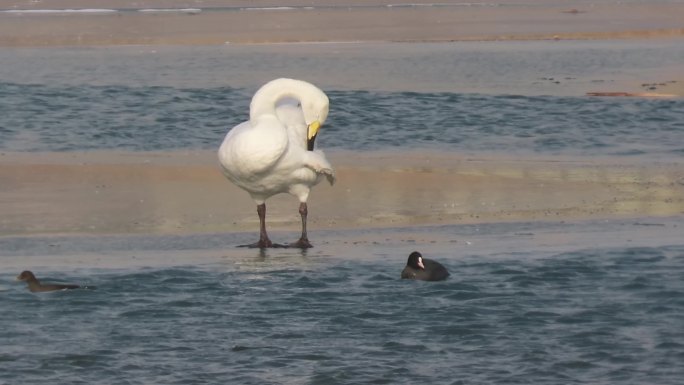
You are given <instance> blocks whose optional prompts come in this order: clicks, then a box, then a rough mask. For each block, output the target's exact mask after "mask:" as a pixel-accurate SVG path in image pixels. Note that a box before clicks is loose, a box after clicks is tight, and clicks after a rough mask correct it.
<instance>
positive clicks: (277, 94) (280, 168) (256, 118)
mask: <svg viewBox="0 0 684 385" xmlns="http://www.w3.org/2000/svg"><path fill="white" fill-rule="evenodd" d="M297 102H299V104H297ZM328 106H329V101H328V97H327V96H326V95H325V94H324V93H323V91H321V90H320V89H318V88H317V87H316V86H314V85H313V84H310V83H307V82H305V81H301V80H294V79H284V78H281V79H276V80H272V81H270V82H268V83H266V84H265V85H263V86H262V87H261V88H260V89H259V90H258V91H257V92H256V93H255V94H254V96H253V97H252V102H251V104H250V106H249V121H246V122H243V123H240V124H238V125H237V126H235V127H233V129H231V130H230V131H229V132H228V134H227V135H226V137H225V139H224V140H223V143H222V144H221V147H220V148H219V151H218V157H219V162H220V164H221V168H222V170H223V174H224V175H225V176H226V177H227V178H228V179H229V180H230V181H231V182H233V183H235V184H236V185H237V186H238V187H240V188H242V189H243V190H245V191H247V192H248V193H249V195H251V196H252V199H254V201H255V202H256V203H257V213H258V215H259V224H260V236H259V241H258V242H256V243H254V244H251V245H244V246H247V247H259V248H266V247H299V248H309V247H311V243H309V239H308V237H307V234H306V217H307V213H308V212H307V207H306V201H307V199H308V197H309V191H310V189H311V187H313V186H314V185H316V184H317V183H318V182H320V181H321V179H322V178H323V176H324V175H325V177H327V179H328V181H329V182H330V185H332V184H333V183H335V172H334V171H333V168H332V166H331V165H330V162H328V160H327V159H326V158H325V154H323V152H322V151H320V150H317V151H314V150H313V148H314V141H315V139H316V135H317V134H318V130H319V129H320V126H321V125H322V124H323V123H324V122H325V119H326V118H327V117H328ZM280 193H289V194H292V195H294V196H295V197H297V198H298V199H299V202H300V204H299V214H300V215H301V217H302V236H301V237H300V238H299V240H298V241H297V242H295V243H292V244H289V245H280V244H274V243H272V242H271V240H270V239H269V238H268V234H267V233H266V203H265V201H266V199H268V198H269V197H271V196H273V195H276V194H280Z"/></svg>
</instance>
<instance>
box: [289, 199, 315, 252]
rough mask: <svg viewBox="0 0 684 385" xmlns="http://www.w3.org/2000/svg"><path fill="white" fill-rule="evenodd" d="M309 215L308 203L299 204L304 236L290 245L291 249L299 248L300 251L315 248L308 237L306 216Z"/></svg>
mask: <svg viewBox="0 0 684 385" xmlns="http://www.w3.org/2000/svg"><path fill="white" fill-rule="evenodd" d="M308 214H309V210H308V209H307V207H306V202H302V203H300V204H299V215H301V216H302V236H301V237H300V238H299V240H298V241H297V242H295V243H292V244H290V247H298V248H300V249H308V248H310V247H313V246H312V245H311V243H309V238H308V237H307V235H306V216H307V215H308Z"/></svg>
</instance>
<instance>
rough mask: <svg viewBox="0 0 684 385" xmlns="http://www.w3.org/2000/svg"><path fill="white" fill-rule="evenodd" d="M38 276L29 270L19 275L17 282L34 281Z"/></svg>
mask: <svg viewBox="0 0 684 385" xmlns="http://www.w3.org/2000/svg"><path fill="white" fill-rule="evenodd" d="M35 279H36V276H35V275H33V273H32V272H31V271H29V270H24V271H22V272H21V274H19V275H17V281H33V280H35Z"/></svg>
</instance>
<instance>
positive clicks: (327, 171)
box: [318, 168, 337, 186]
mask: <svg viewBox="0 0 684 385" xmlns="http://www.w3.org/2000/svg"><path fill="white" fill-rule="evenodd" d="M318 173H319V174H323V175H325V177H326V179H328V183H330V185H331V186H332V185H334V184H335V181H336V180H337V177H336V176H335V170H333V169H332V168H324V169H322V170H320V171H318Z"/></svg>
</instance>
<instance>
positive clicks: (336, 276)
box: [0, 223, 684, 384]
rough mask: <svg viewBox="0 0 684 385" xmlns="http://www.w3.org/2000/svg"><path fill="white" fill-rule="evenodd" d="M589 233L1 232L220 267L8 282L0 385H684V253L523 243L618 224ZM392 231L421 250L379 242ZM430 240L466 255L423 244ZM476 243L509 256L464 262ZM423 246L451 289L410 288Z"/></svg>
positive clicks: (22, 245) (0, 316)
mask: <svg viewBox="0 0 684 385" xmlns="http://www.w3.org/2000/svg"><path fill="white" fill-rule="evenodd" d="M591 226H598V227H593V230H591V229H590V228H588V226H586V225H576V226H574V227H573V226H570V225H562V224H556V225H551V226H548V225H525V224H499V225H481V226H443V227H439V228H422V229H412V230H410V229H407V230H391V229H388V230H379V231H378V232H377V233H376V234H377V236H378V241H380V242H378V243H373V244H367V243H366V244H359V245H353V246H352V245H351V242H350V245H349V246H345V245H344V244H342V242H339V241H334V240H335V239H338V237H340V234H326V233H317V234H316V238H317V239H318V240H319V243H318V247H317V248H314V249H311V250H309V251H307V252H305V253H302V252H301V251H292V250H270V251H267V252H265V253H260V252H259V251H255V250H237V251H236V250H235V249H234V247H233V245H234V244H235V243H236V242H240V241H243V239H242V238H245V239H246V238H248V237H249V236H251V235H252V234H248V235H247V234H237V235H232V236H230V235H229V236H219V235H204V236H199V235H198V236H180V237H94V238H90V239H87V238H86V239H84V238H76V237H73V238H69V237H63V238H60V237H51V238H33V239H22V238H5V239H2V240H0V245H2V247H3V250H5V253H7V254H14V255H17V254H19V255H22V254H23V255H26V256H27V257H29V256H31V255H34V254H35V255H43V254H44V253H45V252H46V250H53V251H52V254H53V257H50V256H47V257H45V259H43V260H42V261H43V262H41V263H48V264H49V261H50V259H51V258H57V257H59V256H68V255H70V254H72V253H80V254H84V253H85V254H88V253H92V254H93V255H92V256H91V258H94V259H100V258H105V257H106V256H107V255H108V254H109V253H113V252H119V253H121V255H120V256H118V257H116V258H122V259H127V258H131V256H134V255H138V256H141V255H142V254H145V253H149V252H150V250H153V249H157V250H176V251H178V250H179V249H180V250H181V251H180V254H183V253H184V252H183V251H182V250H183V249H184V248H187V249H193V248H199V249H206V250H209V253H210V254H212V253H214V254H216V258H215V261H213V262H209V263H192V261H191V259H192V258H188V259H187V262H186V263H185V264H180V265H175V266H157V267H155V266H154V265H150V266H148V267H145V263H143V264H142V265H141V266H137V267H133V266H131V267H119V268H113V267H110V268H92V267H88V266H87V265H88V264H87V263H86V264H84V265H83V266H82V267H80V268H76V269H73V268H70V269H68V270H66V269H65V268H64V267H61V268H60V267H51V268H48V267H45V268H43V272H42V274H41V276H42V277H45V278H52V280H61V281H64V282H79V283H82V284H88V285H95V286H97V289H96V290H76V291H62V292H55V293H45V294H32V293H30V292H28V290H26V288H25V285H24V284H23V283H20V282H15V281H13V279H14V276H15V272H14V271H11V272H10V271H3V272H2V273H1V274H0V287H1V288H2V290H3V291H0V308H1V309H2V311H1V312H0V325H2V328H1V329H0V340H2V344H1V345H0V383H3V384H15V383H22V384H32V383H54V384H67V383H68V384H113V383H126V384H151V383H157V384H203V383H240V384H287V383H291V384H333V383H334V384H365V383H373V384H383V383H386V384H415V383H431V384H530V383H535V384H559V383H591V384H614V383H620V384H643V383H649V384H679V383H680V382H681V378H682V376H684V366H682V365H681V362H682V360H683V359H684V246H681V245H679V246H655V247H654V246H638V245H636V246H619V247H613V246H606V247H601V246H596V247H587V246H583V245H580V244H575V245H574V246H572V247H571V250H566V251H561V252H554V251H550V250H543V249H538V248H530V249H524V248H518V247H517V246H518V245H519V244H518V243H517V241H516V240H519V239H520V238H534V237H537V236H540V237H541V236H543V235H544V234H542V233H544V232H546V233H555V232H564V231H565V232H575V231H578V229H581V228H584V229H585V230H586V231H587V232H593V231H597V229H598V228H601V226H603V228H605V226H610V225H606V224H605V223H604V224H593V225H591ZM618 226H619V227H628V228H633V229H637V230H638V228H639V226H641V225H638V224H629V223H626V224H618ZM644 226H645V225H644ZM673 226H674V227H676V224H675V225H673V224H671V223H670V224H664V225H662V226H661V225H658V226H656V225H653V226H650V227H647V230H649V231H655V232H658V231H663V230H667V229H669V230H673ZM396 231H399V232H400V233H401V232H404V231H405V232H406V234H407V235H406V237H411V236H413V237H416V234H418V235H417V237H418V239H408V238H407V239H404V241H405V242H404V243H406V244H404V245H401V246H399V247H396V245H395V247H385V246H383V245H382V243H383V242H382V239H383V238H384V237H386V236H388V234H393V233H395V232H396ZM580 231H581V230H580ZM421 233H422V234H434V233H445V234H447V235H446V236H447V238H450V237H453V239H454V242H456V243H453V242H449V243H447V245H446V246H445V245H443V246H442V247H439V245H434V244H433V245H431V246H425V245H420V241H421V240H420V237H422V235H420V234H421ZM409 234H412V235H409ZM476 234H477V235H478V236H480V237H482V238H481V239H482V240H485V241H486V242H487V243H497V242H499V243H500V245H499V246H497V247H495V248H496V249H498V250H495V251H494V250H489V251H485V250H488V249H487V248H484V249H481V248H475V249H473V251H471V252H464V251H463V250H464V249H463V248H464V247H466V246H465V245H464V243H463V242H464V240H466V239H473V238H472V237H474V236H475V235H476ZM606 236H610V235H606ZM343 237H344V236H343ZM346 237H348V238H349V239H354V238H355V237H354V234H347V235H346ZM599 237H600V236H599ZM496 239H504V240H503V241H501V240H500V241H497V240H496ZM325 240H327V241H325ZM328 241H330V242H332V243H335V242H337V243H338V245H337V246H334V245H332V243H330V242H328ZM414 241H416V244H412V245H410V243H413V242H414ZM473 242H477V241H475V240H473ZM536 242H537V243H539V241H536ZM620 242H621V241H616V243H620ZM345 243H346V242H345ZM634 243H636V244H638V243H639V240H638V239H634ZM449 245H452V246H449ZM502 245H503V249H502ZM414 247H415V248H420V249H422V248H424V247H428V248H431V249H437V250H441V251H436V252H435V251H428V254H429V255H430V257H433V258H435V259H438V260H439V261H441V262H442V263H443V264H444V265H446V266H447V268H448V269H449V270H450V271H451V273H452V275H451V277H450V278H449V279H448V280H447V281H443V282H430V283H427V282H413V281H402V280H400V279H399V273H400V271H401V269H402V267H403V264H404V263H405V258H406V254H407V253H406V251H409V250H410V249H412V248H414ZM221 249H223V250H225V251H221ZM212 250H215V251H212ZM341 250H342V251H341ZM453 250H459V251H458V252H455V251H453ZM164 253H165V252H163V251H162V253H161V254H162V255H163V254H164ZM187 253H188V255H191V251H187ZM224 253H226V254H229V255H226V254H224ZM221 255H226V256H225V257H221ZM34 263H35V262H34ZM37 264H40V263H37ZM124 264H125V263H124ZM37 268H39V267H37Z"/></svg>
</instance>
